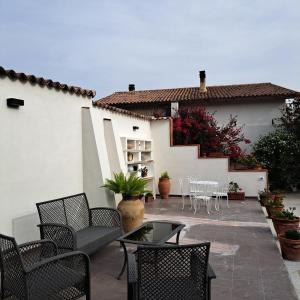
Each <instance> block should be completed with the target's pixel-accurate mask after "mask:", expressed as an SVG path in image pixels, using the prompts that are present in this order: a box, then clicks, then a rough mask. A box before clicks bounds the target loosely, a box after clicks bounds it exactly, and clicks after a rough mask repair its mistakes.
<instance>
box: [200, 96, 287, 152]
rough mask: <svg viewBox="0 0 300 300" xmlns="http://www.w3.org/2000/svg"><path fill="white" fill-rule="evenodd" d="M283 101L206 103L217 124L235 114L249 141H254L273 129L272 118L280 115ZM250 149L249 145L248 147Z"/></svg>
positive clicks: (221, 123)
mask: <svg viewBox="0 0 300 300" xmlns="http://www.w3.org/2000/svg"><path fill="white" fill-rule="evenodd" d="M283 104H284V103H283V101H282V100H281V101H272V100H270V101H268V102H267V101H264V102H254V103H234V104H232V103H231V104H219V105H207V106H206V108H207V110H208V111H209V112H210V113H215V118H216V120H217V121H218V124H220V125H225V124H227V123H228V121H229V118H230V115H232V116H237V120H238V125H239V126H242V125H245V126H244V128H243V132H244V134H245V137H246V138H248V139H250V140H251V142H253V143H254V142H256V141H257V139H258V138H259V136H263V135H265V134H266V133H268V132H270V131H273V130H274V127H273V126H272V120H273V119H276V118H278V117H279V116H280V114H281V113H280V108H281V107H282V106H283ZM248 148H249V149H251V146H250V147H248Z"/></svg>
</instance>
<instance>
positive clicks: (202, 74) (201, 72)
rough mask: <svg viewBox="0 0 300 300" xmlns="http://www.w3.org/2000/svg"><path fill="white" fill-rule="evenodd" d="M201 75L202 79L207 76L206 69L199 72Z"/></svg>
mask: <svg viewBox="0 0 300 300" xmlns="http://www.w3.org/2000/svg"><path fill="white" fill-rule="evenodd" d="M199 77H200V79H204V78H205V77H206V75H205V70H202V71H200V72H199Z"/></svg>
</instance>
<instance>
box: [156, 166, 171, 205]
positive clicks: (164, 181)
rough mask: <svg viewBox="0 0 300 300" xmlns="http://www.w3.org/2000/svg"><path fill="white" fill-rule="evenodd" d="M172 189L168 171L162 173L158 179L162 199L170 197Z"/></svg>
mask: <svg viewBox="0 0 300 300" xmlns="http://www.w3.org/2000/svg"><path fill="white" fill-rule="evenodd" d="M170 189H171V183H170V176H169V174H168V172H167V171H165V172H163V173H161V175H160V177H159V181H158V191H159V194H160V197H161V198H162V199H168V198H169V194H170Z"/></svg>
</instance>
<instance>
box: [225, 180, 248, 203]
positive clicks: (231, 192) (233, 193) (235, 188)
mask: <svg viewBox="0 0 300 300" xmlns="http://www.w3.org/2000/svg"><path fill="white" fill-rule="evenodd" d="M228 200H241V201H243V200H245V192H243V191H242V189H241V188H240V187H239V185H238V184H237V183H236V182H233V181H231V182H229V186H228Z"/></svg>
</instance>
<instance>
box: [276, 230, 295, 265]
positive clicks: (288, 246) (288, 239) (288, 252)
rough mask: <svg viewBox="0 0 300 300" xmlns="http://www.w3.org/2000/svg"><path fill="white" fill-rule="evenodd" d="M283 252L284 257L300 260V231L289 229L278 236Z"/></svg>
mask: <svg viewBox="0 0 300 300" xmlns="http://www.w3.org/2000/svg"><path fill="white" fill-rule="evenodd" d="M278 239H279V243H280V248H281V254H282V257H283V258H284V259H287V260H293V261H300V232H299V230H288V231H286V232H285V233H284V234H280V235H279V236H278Z"/></svg>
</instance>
